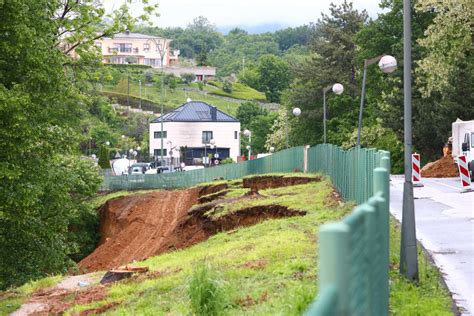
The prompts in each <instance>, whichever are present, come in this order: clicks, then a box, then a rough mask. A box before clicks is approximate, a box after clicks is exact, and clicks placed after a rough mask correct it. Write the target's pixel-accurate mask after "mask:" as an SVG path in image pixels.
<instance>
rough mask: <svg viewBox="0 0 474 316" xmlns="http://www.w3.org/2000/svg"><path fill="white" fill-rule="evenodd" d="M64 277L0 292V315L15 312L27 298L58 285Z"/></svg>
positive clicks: (46, 279) (52, 277)
mask: <svg viewBox="0 0 474 316" xmlns="http://www.w3.org/2000/svg"><path fill="white" fill-rule="evenodd" d="M63 278H64V277H63V276H60V275H56V276H50V277H46V278H43V279H40V280H36V281H30V282H28V283H26V284H24V285H22V286H20V287H18V288H16V289H11V290H8V291H5V292H0V315H8V314H10V313H12V312H14V311H16V310H17V309H18V308H20V306H21V305H22V304H23V303H25V302H26V301H27V300H28V297H29V296H30V295H31V294H32V293H34V292H36V291H39V290H41V289H45V288H48V287H52V286H54V285H56V284H58V283H59V282H60V281H61V280H62V279H63Z"/></svg>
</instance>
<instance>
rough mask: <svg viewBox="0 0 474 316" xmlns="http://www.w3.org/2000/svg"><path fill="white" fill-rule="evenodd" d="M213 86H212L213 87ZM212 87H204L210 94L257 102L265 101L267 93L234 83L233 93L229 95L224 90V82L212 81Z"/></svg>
mask: <svg viewBox="0 0 474 316" xmlns="http://www.w3.org/2000/svg"><path fill="white" fill-rule="evenodd" d="M211 84H212V85H211ZM211 84H210V85H207V86H205V87H204V90H206V91H207V92H208V93H210V94H215V95H220V96H224V97H230V98H235V99H242V100H256V101H265V100H266V97H265V93H263V92H260V91H257V90H255V89H253V88H250V87H248V86H246V85H244V84H241V83H238V82H234V83H232V92H231V93H227V92H225V91H224V90H222V86H223V84H222V82H218V81H212V82H211Z"/></svg>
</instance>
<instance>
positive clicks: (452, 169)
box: [421, 156, 459, 178]
mask: <svg viewBox="0 0 474 316" xmlns="http://www.w3.org/2000/svg"><path fill="white" fill-rule="evenodd" d="M421 177H422V178H423V177H425V178H449V177H459V171H458V168H457V166H456V164H455V163H454V160H453V158H452V157H451V156H446V157H443V158H441V159H439V160H436V161H434V162H430V163H428V164H426V165H425V166H424V167H423V168H421Z"/></svg>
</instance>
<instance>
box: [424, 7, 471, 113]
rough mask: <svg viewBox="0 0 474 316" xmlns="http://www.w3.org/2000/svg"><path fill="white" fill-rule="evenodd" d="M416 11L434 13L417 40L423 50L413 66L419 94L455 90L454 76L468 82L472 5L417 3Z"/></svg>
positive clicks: (469, 74)
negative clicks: (414, 66) (415, 66)
mask: <svg viewBox="0 0 474 316" xmlns="http://www.w3.org/2000/svg"><path fill="white" fill-rule="evenodd" d="M418 10H419V11H421V12H436V17H435V18H434V20H433V23H432V24H431V25H429V26H428V28H427V29H426V31H425V35H426V36H425V37H423V38H420V39H418V42H419V43H420V45H421V46H422V47H423V48H425V49H426V55H425V56H424V58H423V59H421V60H420V61H418V65H419V67H417V72H418V73H419V74H420V75H419V76H417V80H418V83H420V91H421V93H422V94H423V96H425V97H428V96H430V95H431V94H432V93H436V92H439V93H444V92H446V91H448V90H456V88H457V87H456V85H455V83H461V82H460V81H457V80H453V79H455V77H456V76H461V77H462V79H464V80H468V79H472V68H473V66H472V65H473V61H474V57H473V55H472V25H471V23H472V21H473V20H474V10H473V6H472V2H471V1H468V0H457V1H441V2H440V1H433V0H420V1H419V6H418ZM461 81H463V80H461ZM470 82H471V83H472V81H470ZM471 88H472V87H471ZM468 89H469V88H468ZM470 104H472V103H470Z"/></svg>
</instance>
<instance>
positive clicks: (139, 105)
mask: <svg viewBox="0 0 474 316" xmlns="http://www.w3.org/2000/svg"><path fill="white" fill-rule="evenodd" d="M138 87H139V90H140V101H139V104H138V108H140V109H141V108H142V81H141V80H138Z"/></svg>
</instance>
